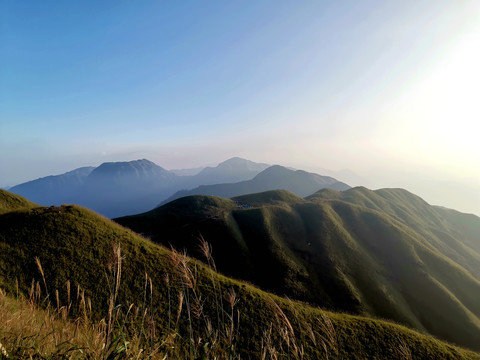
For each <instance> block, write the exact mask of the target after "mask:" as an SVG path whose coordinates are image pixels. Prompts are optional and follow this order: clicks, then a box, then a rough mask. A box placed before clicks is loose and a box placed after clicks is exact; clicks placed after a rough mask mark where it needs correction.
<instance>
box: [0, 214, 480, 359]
mask: <svg viewBox="0 0 480 360" xmlns="http://www.w3.org/2000/svg"><path fill="white" fill-rule="evenodd" d="M200 244H201V247H202V250H203V253H204V255H205V262H206V264H207V265H204V264H202V263H200V262H198V261H196V260H192V259H190V258H188V257H185V256H183V255H182V254H179V253H176V252H173V251H170V250H168V249H166V248H164V247H161V246H159V245H156V244H153V243H151V242H150V241H148V240H146V239H143V238H141V237H140V236H138V235H136V234H134V233H133V232H131V231H129V230H126V229H125V228H123V227H121V226H119V225H117V224H115V223H114V222H112V221H109V220H107V219H105V218H103V217H100V216H98V215H97V214H95V213H93V212H91V211H89V210H86V209H83V208H81V207H77V206H63V207H54V208H52V207H50V208H40V207H37V208H23V209H17V210H15V211H11V212H8V213H6V214H3V215H0V288H2V293H1V297H0V313H1V316H2V318H0V324H1V325H0V343H1V344H2V350H1V351H2V353H3V351H4V353H3V355H0V356H4V357H5V356H6V355H5V354H7V355H8V358H29V357H30V356H31V357H32V358H40V359H42V358H69V357H71V358H109V359H115V358H160V359H164V358H171V359H177V358H185V359H198V358H200V359H237V358H242V359H262V358H263V359H322V358H324V359H327V358H328V359H337V358H338V359H408V358H413V359H417V358H419V359H479V358H480V356H479V355H478V354H476V353H474V352H471V351H468V350H464V349H461V348H458V347H455V346H452V345H449V344H446V343H444V342H441V341H439V340H437V339H434V338H433V337H430V336H427V335H423V334H420V333H418V332H415V331H412V330H409V329H407V328H406V327H403V326H400V325H396V324H393V323H390V322H386V321H381V320H375V319H369V318H365V317H360V316H350V315H345V314H338V313H331V312H325V311H322V310H321V309H318V308H314V307H310V306H308V305H306V304H303V303H299V302H293V301H290V300H288V299H285V298H281V297H278V296H274V295H271V294H268V293H266V292H263V291H261V290H259V289H258V288H255V287H253V286H251V285H249V284H247V283H243V282H239V281H236V280H233V279H229V278H226V277H224V276H222V275H220V274H218V273H217V272H216V271H215V266H214V263H212V262H211V249H210V248H209V246H208V244H207V243H206V242H203V243H200ZM32 280H33V281H32ZM35 319H37V320H35Z"/></svg>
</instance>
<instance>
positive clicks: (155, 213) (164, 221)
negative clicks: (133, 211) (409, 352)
mask: <svg viewBox="0 0 480 360" xmlns="http://www.w3.org/2000/svg"><path fill="white" fill-rule="evenodd" d="M116 221H118V222H119V223H120V224H122V225H124V226H127V227H129V228H131V229H133V230H134V231H137V232H139V233H142V234H144V235H145V236H148V237H150V238H151V239H152V240H153V241H155V242H158V243H162V244H165V245H167V246H169V245H170V244H171V245H172V246H174V247H175V248H177V249H183V248H185V249H187V252H188V254H190V255H192V256H196V257H198V258H200V255H199V253H198V238H199V237H200V236H203V238H205V239H208V241H209V242H211V243H212V245H213V249H214V252H213V254H214V258H215V261H216V263H217V268H218V270H219V271H221V272H222V273H224V274H226V275H228V276H232V277H235V278H239V279H244V280H247V281H249V282H251V283H253V284H256V285H258V286H260V287H261V288H263V289H266V290H268V291H272V292H275V293H277V294H279V295H287V296H289V297H292V298H294V299H299V300H303V301H307V302H309V303H314V304H317V305H320V306H323V307H326V308H329V309H332V310H335V311H347V312H350V313H356V314H362V315H369V316H375V317H381V318H386V319H391V320H394V321H397V322H400V323H402V324H406V325H408V326H410V327H413V328H416V329H419V330H421V331H427V332H429V333H431V334H434V335H436V336H438V337H440V338H442V339H446V340H448V341H451V342H454V343H457V344H461V345H463V346H468V347H471V348H475V349H478V347H479V345H478V338H479V336H480V303H479V302H478V299H479V297H480V281H479V276H478V273H479V269H480V262H479V259H480V254H479V252H478V250H477V249H478V246H479V241H480V236H479V235H480V219H479V218H478V217H472V216H470V215H465V214H460V213H457V212H451V211H449V210H444V209H440V208H437V207H433V206H430V205H428V204H427V203H426V202H425V201H423V200H422V199H421V198H419V197H417V196H415V195H413V194H411V193H409V192H407V191H405V190H401V189H382V190H377V191H371V190H368V189H365V188H353V189H350V190H346V191H342V192H339V191H335V190H331V189H323V190H321V191H319V192H317V193H315V194H314V195H312V196H309V197H308V198H306V199H303V198H301V197H298V196H296V195H294V194H292V193H289V192H285V191H273V192H272V191H270V192H264V193H258V194H251V195H246V196H241V197H236V198H232V199H224V198H219V197H212V196H190V197H184V198H180V199H177V200H175V201H173V202H170V203H168V204H166V205H164V206H161V207H159V208H157V209H154V210H152V211H150V212H147V213H144V214H139V215H136V216H129V217H124V218H120V219H116ZM464 224H468V226H464Z"/></svg>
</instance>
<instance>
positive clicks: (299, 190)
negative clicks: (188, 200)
mask: <svg viewBox="0 0 480 360" xmlns="http://www.w3.org/2000/svg"><path fill="white" fill-rule="evenodd" d="M177 173H182V171H177ZM325 187H330V188H332V189H335V190H346V189H348V188H350V187H349V186H348V185H346V184H344V183H341V182H339V181H337V180H336V179H334V178H331V177H327V176H320V175H317V174H312V173H307V172H305V171H300V170H297V171H294V170H290V169H287V168H284V167H282V166H278V165H275V166H270V165H268V164H262V163H255V162H252V161H249V160H245V159H241V158H238V157H235V158H231V159H229V160H226V161H224V162H222V163H220V164H219V165H218V166H216V167H206V168H203V169H202V170H201V171H199V172H198V173H196V174H195V175H177V174H176V173H175V172H174V171H169V170H166V169H164V168H162V167H160V166H158V165H157V164H155V163H153V162H151V161H149V160H146V159H142V160H135V161H128V162H106V163H103V164H101V165H100V166H98V167H82V168H78V169H75V170H72V171H69V172H67V173H65V174H61V175H55V176H47V177H43V178H40V179H37V180H33V181H29V182H25V183H22V184H19V185H16V186H13V187H12V188H10V189H9V191H11V192H13V193H16V194H19V195H22V196H25V197H26V198H28V199H30V200H31V201H33V202H36V203H38V204H42V205H60V204H70V203H74V204H79V205H82V206H85V207H88V208H90V209H92V210H95V211H97V212H99V213H100V214H102V215H105V216H107V217H110V218H114V217H119V216H125V215H131V214H136V213H140V212H144V211H147V210H151V209H153V208H154V207H156V206H158V205H159V204H161V203H164V202H165V201H166V200H167V199H168V201H170V200H173V199H176V198H178V197H181V196H186V195H191V194H203V195H217V196H224V197H232V196H237V195H242V194H247V193H251V192H257V191H265V190H274V189H284V190H289V191H291V192H293V193H295V194H297V195H299V196H307V195H310V194H312V193H314V192H315V191H318V190H319V189H321V188H325Z"/></svg>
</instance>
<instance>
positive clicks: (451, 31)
mask: <svg viewBox="0 0 480 360" xmlns="http://www.w3.org/2000/svg"><path fill="white" fill-rule="evenodd" d="M0 26H1V28H0V187H7V186H12V185H15V184H18V183H21V182H24V181H27V180H32V179H36V178H39V177H42V176H47V175H52V174H60V173H63V172H66V171H69V170H72V169H75V168H78V167H81V166H97V165H99V164H101V163H102V162H106V161H128V160H134V159H141V158H147V159H149V160H152V161H154V162H155V163H157V164H158V165H160V166H162V167H164V168H166V169H173V168H175V169H179V168H193V167H198V166H202V165H205V164H214V163H218V162H221V161H223V160H226V159H228V158H230V157H233V156H240V157H243V158H247V159H250V160H252V161H257V162H265V163H271V164H281V165H285V166H292V167H296V168H300V169H304V170H308V171H314V172H320V173H322V172H324V173H328V172H330V174H338V175H339V178H340V179H341V180H345V181H347V182H348V181H350V184H351V185H366V186H368V187H370V188H379V187H403V188H406V189H407V190H410V191H412V192H414V193H416V194H417V195H419V196H421V197H423V198H424V199H425V200H427V201H428V202H430V203H432V204H436V205H442V206H447V207H451V208H455V209H458V210H460V211H465V212H471V213H475V214H477V215H480V141H478V137H479V134H480V125H478V124H479V123H480V110H479V108H480V105H479V104H480V103H479V98H480V70H479V68H480V67H479V66H478V64H480V2H479V1H477V0H474V1H462V0H456V1H450V0H448V1H446V0H429V1H424V0H401V1H367V0H359V1H333V0H332V1H321V0H317V1H302V2H298V1H278V0H275V1H160V0H155V1H153V0H151V1H149V0H146V1H126V0H125V1H124V0H111V1H109V0H105V1H93V0H92V1H89V0H85V1H60V0H58V1H49V0H45V1H33V0H32V1H28V0H27V1H15V0H14V1H11V0H3V1H2V2H1V3H0ZM345 169H348V171H347V170H345Z"/></svg>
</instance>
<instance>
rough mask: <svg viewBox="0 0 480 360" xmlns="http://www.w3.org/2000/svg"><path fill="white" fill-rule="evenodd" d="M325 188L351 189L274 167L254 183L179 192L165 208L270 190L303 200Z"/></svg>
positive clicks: (278, 166)
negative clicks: (189, 199) (183, 200)
mask: <svg viewBox="0 0 480 360" xmlns="http://www.w3.org/2000/svg"><path fill="white" fill-rule="evenodd" d="M325 187H329V188H332V189H335V190H346V189H349V188H350V186H348V185H347V184H345V183H342V182H340V181H338V180H336V179H334V178H332V177H329V176H321V175H318V174H314V173H309V172H306V171H303V170H290V169H287V168H285V167H283V166H280V165H273V166H270V167H268V168H266V169H265V170H263V171H262V172H260V173H259V174H258V175H256V176H255V177H254V178H253V179H251V180H246V181H241V182H237V183H229V184H214V185H201V186H199V187H197V188H195V189H192V190H181V191H178V192H177V193H175V194H173V195H172V196H170V197H169V198H168V199H166V200H164V201H163V202H162V204H166V203H168V202H170V201H173V200H175V199H178V198H180V197H183V196H189V195H212V196H220V197H226V198H230V197H234V196H240V195H245V194H251V193H257V192H262V191H268V190H288V191H290V192H292V193H294V194H296V195H298V196H301V197H303V196H307V195H310V194H312V193H313V192H315V191H317V190H319V189H321V188H325Z"/></svg>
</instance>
